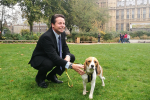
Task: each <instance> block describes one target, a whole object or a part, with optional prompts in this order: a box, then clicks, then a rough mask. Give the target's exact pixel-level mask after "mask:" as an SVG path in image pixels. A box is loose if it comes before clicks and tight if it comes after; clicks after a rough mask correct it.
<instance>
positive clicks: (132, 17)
mask: <svg viewBox="0 0 150 100" xmlns="http://www.w3.org/2000/svg"><path fill="white" fill-rule="evenodd" d="M132 19H134V9H132Z"/></svg>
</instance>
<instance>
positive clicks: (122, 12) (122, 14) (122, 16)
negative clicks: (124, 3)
mask: <svg viewBox="0 0 150 100" xmlns="http://www.w3.org/2000/svg"><path fill="white" fill-rule="evenodd" d="M121 19H124V10H122V11H121Z"/></svg>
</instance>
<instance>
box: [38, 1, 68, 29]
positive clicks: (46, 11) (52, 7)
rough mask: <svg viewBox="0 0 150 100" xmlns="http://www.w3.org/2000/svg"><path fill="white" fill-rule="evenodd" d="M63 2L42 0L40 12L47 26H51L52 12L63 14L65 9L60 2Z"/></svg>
mask: <svg viewBox="0 0 150 100" xmlns="http://www.w3.org/2000/svg"><path fill="white" fill-rule="evenodd" d="M63 2H65V1H64V0H43V1H42V2H41V4H42V13H43V19H44V20H45V21H44V22H45V23H46V24H47V26H48V27H50V26H51V23H50V22H51V17H52V15H54V14H58V13H59V14H64V13H65V12H66V10H65V9H64V7H63V6H62V3H63Z"/></svg>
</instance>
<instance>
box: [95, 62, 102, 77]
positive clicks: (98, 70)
mask: <svg viewBox="0 0 150 100" xmlns="http://www.w3.org/2000/svg"><path fill="white" fill-rule="evenodd" d="M96 69H97V75H100V72H101V70H100V65H99V62H98V60H97V65H96Z"/></svg>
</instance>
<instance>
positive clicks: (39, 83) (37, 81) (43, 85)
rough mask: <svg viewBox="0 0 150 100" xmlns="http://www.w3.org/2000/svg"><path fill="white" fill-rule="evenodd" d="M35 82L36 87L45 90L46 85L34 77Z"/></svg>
mask: <svg viewBox="0 0 150 100" xmlns="http://www.w3.org/2000/svg"><path fill="white" fill-rule="evenodd" d="M35 81H36V83H37V85H38V86H39V87H41V88H47V84H46V83H45V81H44V80H41V79H38V78H37V77H36V79H35Z"/></svg>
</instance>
